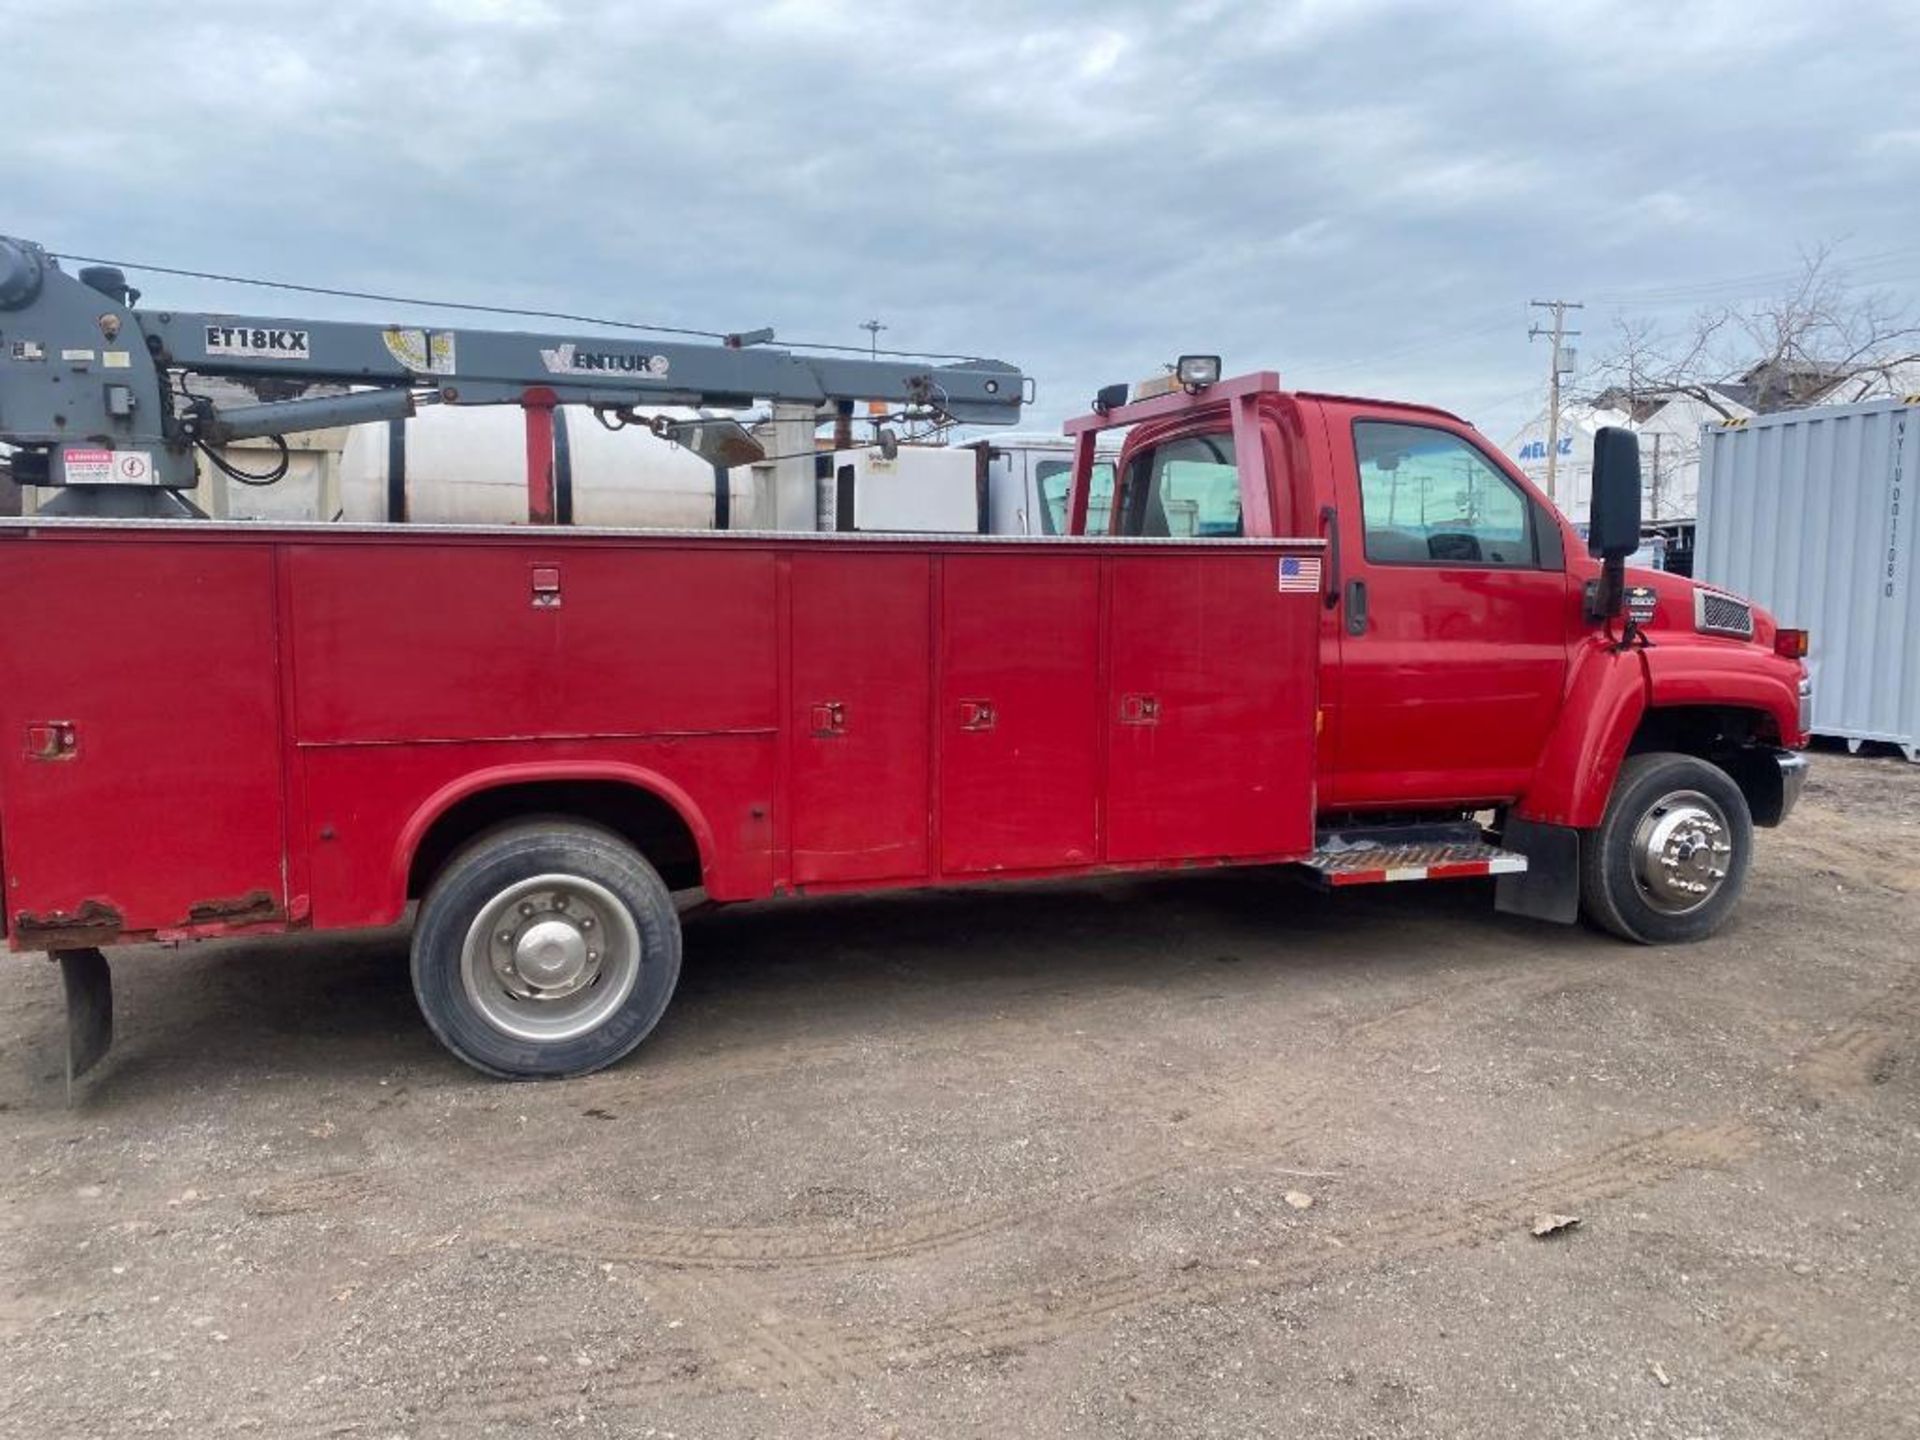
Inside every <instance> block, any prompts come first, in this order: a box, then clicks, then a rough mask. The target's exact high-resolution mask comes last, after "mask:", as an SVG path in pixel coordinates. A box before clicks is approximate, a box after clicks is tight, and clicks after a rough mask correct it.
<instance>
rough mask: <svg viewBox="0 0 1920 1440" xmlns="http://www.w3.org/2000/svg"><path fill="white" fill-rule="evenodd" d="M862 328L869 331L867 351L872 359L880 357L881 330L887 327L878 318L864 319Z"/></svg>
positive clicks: (861, 324)
mask: <svg viewBox="0 0 1920 1440" xmlns="http://www.w3.org/2000/svg"><path fill="white" fill-rule="evenodd" d="M860 328H861V329H862V330H864V331H866V332H867V353H868V356H869V357H870V358H872V359H875V360H877V359H879V358H880V332H881V331H882V330H884V329H886V328H887V327H886V326H884V325H882V324H881V323H880V322H879V321H878V320H862V321H861V322H860Z"/></svg>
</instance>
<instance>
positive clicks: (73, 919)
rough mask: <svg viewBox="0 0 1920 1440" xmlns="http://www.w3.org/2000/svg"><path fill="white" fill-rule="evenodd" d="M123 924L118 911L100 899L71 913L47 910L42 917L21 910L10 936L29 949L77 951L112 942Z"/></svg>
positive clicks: (84, 904)
mask: <svg viewBox="0 0 1920 1440" xmlns="http://www.w3.org/2000/svg"><path fill="white" fill-rule="evenodd" d="M124 923H125V921H124V917H122V915H121V914H120V912H119V911H118V910H116V909H115V908H114V907H113V906H111V905H109V904H107V903H106V902H105V901H104V900H82V901H81V902H80V903H79V905H77V906H75V907H74V908H73V909H72V910H49V911H48V912H47V913H46V914H44V915H33V914H29V913H28V912H27V911H25V910H22V911H20V913H19V914H17V915H15V916H14V917H13V934H14V938H15V939H16V940H17V941H18V942H19V943H20V944H21V945H23V946H26V947H29V948H34V947H37V948H39V949H42V950H78V949H84V948H85V947H87V946H89V945H98V944H99V943H100V942H101V941H102V940H111V939H113V938H114V937H115V936H117V935H119V933H120V931H121V929H122V927H123V925H124Z"/></svg>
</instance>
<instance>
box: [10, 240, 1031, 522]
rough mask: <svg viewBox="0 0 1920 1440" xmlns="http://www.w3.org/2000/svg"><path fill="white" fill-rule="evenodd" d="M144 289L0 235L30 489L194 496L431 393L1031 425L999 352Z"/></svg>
mask: <svg viewBox="0 0 1920 1440" xmlns="http://www.w3.org/2000/svg"><path fill="white" fill-rule="evenodd" d="M138 298H139V297H138V292H135V291H131V290H129V289H128V288H127V285H126V281H125V279H124V277H123V276H122V275H121V274H120V272H118V271H117V270H112V269H92V270H83V271H82V272H81V273H80V276H79V277H78V278H75V277H73V276H69V275H67V274H66V273H65V272H64V271H62V270H61V269H60V268H59V266H58V264H57V263H56V262H55V261H54V260H53V259H52V258H51V257H50V256H49V255H48V254H47V253H46V251H45V250H43V249H42V248H41V247H40V246H38V245H35V244H33V243H32V242H31V241H26V240H14V239H8V238H5V237H0V443H5V444H7V445H11V446H14V447H16V448H17V450H18V452H19V453H17V454H16V455H15V456H14V459H13V469H14V477H15V478H16V479H17V480H19V481H20V482H22V483H24V484H38V485H78V484H98V485H120V486H140V487H145V488H161V489H188V488H191V487H192V486H193V485H194V484H195V483H196V476H195V468H194V462H193V453H192V447H193V446H194V444H196V443H205V444H218V443H222V442H224V441H226V440H230V439H238V438H242V437H246V436H263V435H284V434H288V433H291V432H293V431H296V430H308V429H316V428H320V427H322V426H328V425H350V424H356V423H361V422H365V421H372V420H384V419H392V418H397V417H400V416H404V415H408V414H411V413H412V411H413V406H414V404H415V403H416V402H421V401H438V402H440V403H444V404H450V405H525V406H529V407H535V408H547V407H551V406H553V405H592V406H596V407H601V408H605V409H611V410H624V409H626V408H628V407H631V406H633V405H635V404H649V405H672V406H698V407H712V408H717V409H734V410H738V409H745V408H747V407H749V406H751V405H754V404H756V403H759V402H765V401H790V402H798V403H801V404H825V403H829V402H840V401H849V402H850V401H856V400H881V401H887V402H891V403H895V404H901V405H905V406H909V407H912V408H915V409H923V410H926V411H928V412H929V413H931V414H937V415H942V416H947V417H951V418H952V419H954V420H958V421H963V422H967V423H973V424H989V425H993V424H1010V423H1013V422H1014V421H1017V420H1018V419H1019V417H1020V406H1021V403H1022V401H1023V400H1024V398H1025V389H1026V381H1025V378H1024V377H1023V376H1022V375H1021V373H1020V371H1019V370H1018V369H1016V368H1015V367H1013V366H1011V365H1007V364H1004V363H1002V362H1000V361H997V360H971V361H963V362H961V363H958V364H950V365H932V364H929V363H927V362H925V361H896V360H881V359H858V358H838V357H821V356H813V355H798V354H794V353H792V352H790V351H786V350H777V349H771V348H766V347H763V346H760V345H756V344H753V343H751V341H752V339H753V337H745V338H744V339H743V338H739V337H736V338H734V339H730V340H729V341H728V343H726V344H722V345H691V344H664V343H653V342H642V341H631V340H615V339H606V338H602V337H600V336H589V335H581V334H574V335H565V334H556V335H537V334H525V333H518V332H512V331H499V330H475V329H468V328H464V327H447V328H437V327H436V328H424V327H417V326H385V325H370V324H361V323H353V322H343V321H319V320H297V319H288V318H257V317H249V316H234V315H211V314H184V313H179V312H174V311H164V310H162V311H155V310H137V309H134V308H133V302H134V301H135V300H137V299H138ZM175 371H187V372H192V373H194V374H200V375H220V376H230V377H235V378H241V379H248V380H262V379H277V380H285V381H291V382H294V383H295V384H296V385H297V386H305V385H307V384H310V383H314V382H334V383H340V384H346V385H353V386H360V387H369V388H365V389H359V390H355V391H353V392H350V393H348V394H346V395H339V396H330V397H316V398H310V399H300V400H288V401H277V402H274V401H270V402H268V403H265V404H261V405H250V406H246V407H244V408H243V409H238V410H228V411H221V410H218V409H215V408H214V407H212V406H211V405H209V404H208V403H206V402H204V401H201V402H198V403H194V404H180V403H177V402H176V397H175V396H174V394H173V393H172V391H171V389H170V376H171V374H172V372H175Z"/></svg>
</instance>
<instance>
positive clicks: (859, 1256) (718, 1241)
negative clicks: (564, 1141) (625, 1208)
mask: <svg viewBox="0 0 1920 1440" xmlns="http://www.w3.org/2000/svg"><path fill="white" fill-rule="evenodd" d="M1312 1133H1313V1132H1312V1131H1311V1130H1310V1129H1308V1128H1306V1127H1296V1128H1293V1129H1290V1130H1285V1131H1281V1132H1279V1133H1277V1134H1274V1133H1267V1134H1263V1135H1261V1136H1259V1137H1258V1142H1259V1152H1258V1154H1255V1153H1254V1152H1253V1150H1252V1147H1251V1144H1249V1145H1248V1146H1247V1158H1248V1159H1249V1161H1250V1163H1252V1165H1253V1167H1254V1168H1255V1169H1256V1170H1257V1169H1258V1168H1259V1165H1260V1162H1261V1161H1263V1160H1270V1159H1272V1158H1273V1157H1274V1156H1276V1155H1284V1154H1286V1153H1288V1152H1289V1151H1290V1150H1292V1149H1293V1148H1295V1147H1297V1146H1299V1145H1300V1144H1302V1143H1303V1142H1304V1141H1306V1140H1307V1139H1308V1138H1309V1137H1310V1136H1311V1134H1312ZM1200 1153H1201V1154H1204V1155H1210V1156H1215V1157H1217V1156H1219V1155H1220V1154H1221V1153H1222V1151H1221V1147H1218V1146H1215V1147H1209V1148H1207V1149H1204V1150H1202V1151H1201V1152H1200ZM1192 1162H1193V1156H1192V1154H1190V1153H1189V1154H1187V1155H1185V1156H1182V1157H1177V1158H1169V1159H1164V1160H1161V1161H1159V1162H1158V1163H1155V1164H1151V1165H1148V1166H1146V1167H1145V1168H1140V1169H1131V1170H1128V1171H1125V1172H1124V1173H1122V1174H1120V1175H1117V1176H1114V1177H1112V1178H1111V1179H1107V1180H1102V1181H1098V1182H1095V1183H1092V1184H1086V1185H1078V1186H1074V1187H1072V1188H1070V1189H1067V1190H1064V1191H1061V1192H1059V1193H1056V1194H1051V1195H1048V1196H1046V1197H1034V1196H1028V1197H1025V1198H1021V1199H1016V1200H1010V1201H1008V1202H1006V1203H1004V1204H1000V1205H994V1206H988V1207H984V1208H970V1207H954V1206H947V1205H932V1206H925V1207H921V1208H919V1209H917V1210H913V1211H909V1212H907V1213H906V1214H905V1215H904V1217H903V1218H900V1219H897V1220H895V1221H893V1222H892V1223H890V1224H886V1225H881V1226H874V1227H867V1228H862V1229H858V1230H829V1229H823V1228H821V1227H817V1226H811V1225H762V1226H716V1227H683V1226H673V1225H655V1224H644V1223H636V1222H623V1221H620V1220H618V1219H609V1218H608V1217H606V1216H605V1215H597V1216H596V1217H595V1219H594V1221H593V1225H592V1227H591V1231H590V1233H591V1234H592V1235H593V1242H592V1243H591V1244H583V1243H581V1242H580V1241H579V1240H578V1239H576V1238H574V1237H576V1236H577V1235H579V1234H580V1233H581V1227H580V1225H579V1224H578V1223H577V1220H562V1221H556V1220H555V1219H554V1218H553V1216H552V1213H551V1211H541V1210H528V1211H525V1212H522V1213H521V1214H520V1215H519V1216H518V1217H517V1218H516V1220H515V1221H512V1222H509V1223H508V1224H506V1225H504V1226H495V1227H492V1228H491V1229H490V1230H489V1231H488V1232H487V1233H488V1237H489V1238H491V1239H492V1240H494V1241H496V1242H505V1241H509V1240H511V1241H514V1242H517V1243H518V1244H519V1245H521V1246H522V1247H524V1248H525V1249H528V1250H532V1251H536V1252H539V1253H545V1254H550V1255H564V1256H568V1257H570V1258H574V1259H581V1260H587V1261H592V1262H596V1263H606V1262H618V1263H625V1264H633V1265H671V1266H676V1267H682V1268H689V1269H753V1268H770V1267H780V1268H786V1269H797V1268H807V1267H812V1266H821V1265H855V1264H867V1263H871V1262H874V1261H879V1260H897V1259H904V1258H907V1257H910V1256H915V1255H923V1254H927V1253H929V1252H932V1251H936V1250H942V1249H948V1248H951V1247H953V1246H957V1245H964V1244H966V1243H968V1242H970V1241H973V1240H977V1239H980V1238H983V1237H986V1236H990V1235H993V1234H996V1233H999V1232H1002V1231H1005V1230H1010V1229H1013V1228H1015V1227H1017V1226H1021V1225H1029V1224H1033V1223H1035V1222H1037V1221H1044V1220H1047V1219H1050V1218H1052V1217H1053V1216H1055V1215H1059V1214H1062V1213H1066V1212H1069V1211H1078V1210H1083V1209H1086V1208H1089V1207H1093V1206H1099V1205H1105V1204H1108V1203H1110V1202H1112V1201H1115V1200H1120V1199H1124V1198H1125V1197H1127V1196H1129V1195H1132V1194H1135V1193H1137V1192H1139V1191H1142V1190H1146V1189H1149V1188H1150V1187H1152V1186H1153V1185H1155V1184H1157V1183H1159V1182H1160V1181H1162V1180H1165V1179H1167V1178H1168V1177H1170V1176H1173V1175H1177V1174H1180V1173H1183V1172H1185V1171H1186V1170H1188V1169H1190V1168H1191V1167H1192Z"/></svg>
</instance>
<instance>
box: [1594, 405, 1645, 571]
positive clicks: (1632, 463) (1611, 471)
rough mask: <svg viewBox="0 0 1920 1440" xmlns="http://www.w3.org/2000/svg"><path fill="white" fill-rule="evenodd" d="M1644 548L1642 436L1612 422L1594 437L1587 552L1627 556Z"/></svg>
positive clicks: (1600, 556)
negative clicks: (1642, 535)
mask: <svg viewBox="0 0 1920 1440" xmlns="http://www.w3.org/2000/svg"><path fill="white" fill-rule="evenodd" d="M1639 548H1640V437H1639V436H1638V435H1635V434H1634V433H1633V432H1632V431H1631V430H1623V429H1621V428H1620V427H1619V426H1617V425H1609V426H1607V427H1606V428H1605V429H1603V430H1601V431H1600V432H1599V433H1598V434H1597V435H1595V436H1594V437H1593V513H1592V519H1591V522H1590V523H1589V525H1588V527H1587V553H1588V554H1590V555H1596V556H1598V557H1599V558H1601V559H1602V560H1612V559H1614V558H1616V557H1617V558H1619V559H1622V560H1624V559H1625V558H1626V557H1627V556H1629V555H1631V554H1633V552H1634V551H1636V550H1638V549H1639Z"/></svg>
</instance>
